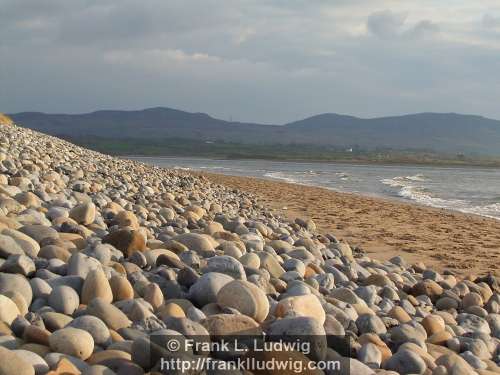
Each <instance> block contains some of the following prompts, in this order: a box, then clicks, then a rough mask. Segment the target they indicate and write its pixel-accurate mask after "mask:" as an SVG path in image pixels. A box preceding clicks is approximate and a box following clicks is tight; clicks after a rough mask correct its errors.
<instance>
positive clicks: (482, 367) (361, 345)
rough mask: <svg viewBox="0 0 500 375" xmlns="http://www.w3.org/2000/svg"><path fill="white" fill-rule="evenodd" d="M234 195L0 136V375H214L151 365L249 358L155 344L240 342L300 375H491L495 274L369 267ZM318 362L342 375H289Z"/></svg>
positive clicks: (425, 266)
mask: <svg viewBox="0 0 500 375" xmlns="http://www.w3.org/2000/svg"><path fill="white" fill-rule="evenodd" d="M255 184H257V182H255ZM248 185H249V186H251V183H249V184H248ZM275 186H277V185H275ZM283 186H285V185H283ZM250 190H251V189H244V186H236V185H235V184H234V183H231V182H230V181H226V183H225V182H224V181H222V180H217V178H215V177H213V176H212V177H211V176H206V175H199V174H190V173H187V172H183V171H179V170H167V169H162V168H158V167H154V166H147V165H145V164H141V163H138V162H134V161H130V160H122V159H117V158H113V157H111V156H107V155H104V154H100V153H97V152H93V151H90V150H88V149H84V148H80V147H78V146H75V145H73V144H71V143H68V142H65V141H63V140H60V139H58V138H55V137H51V136H47V135H44V134H41V133H37V132H34V131H31V130H28V129H24V128H21V127H18V126H16V125H14V124H7V123H6V124H5V125H0V375H34V374H36V375H42V374H50V375H63V374H65V375H69V374H72V375H73V374H74V375H77V374H83V375H98V374H101V375H113V374H123V375H136V374H137V375H141V374H176V373H179V374H180V373H189V374H205V373H206V374H219V373H221V374H222V373H223V371H222V370H217V369H213V368H211V369H209V370H207V369H203V368H200V367H196V366H189V367H186V368H183V369H182V370H181V369H178V368H176V369H173V368H168V369H166V368H165V367H164V366H163V364H164V361H165V360H166V359H169V360H183V361H192V360H195V361H196V360H197V359H199V358H211V361H213V362H215V363H221V362H227V361H230V360H233V359H234V358H235V357H238V356H239V358H243V359H245V358H253V356H255V355H256V353H255V352H252V350H249V351H246V352H243V353H235V352H231V353H230V354H231V355H229V354H228V353H227V352H224V349H223V348H218V349H217V347H216V346H213V347H212V346H209V347H210V348H211V349H210V350H203V349H200V348H197V347H196V346H190V347H189V350H186V351H183V352H178V351H177V350H174V349H175V348H172V347H169V345H163V344H168V343H164V342H163V341H162V340H163V339H162V338H166V337H175V338H176V339H178V340H180V341H182V340H188V339H189V338H195V340H202V339H200V338H204V339H203V340H205V341H206V342H209V343H215V342H220V341H221V338H222V337H224V336H225V335H243V334H249V333H250V334H252V335H257V336H264V335H267V336H270V337H273V338H281V339H282V340H284V341H286V340H289V341H293V342H295V343H298V344H297V345H296V347H291V348H288V349H287V351H286V352H285V353H286V356H287V357H291V358H292V359H293V360H294V361H298V362H300V363H302V364H304V365H305V368H307V370H304V371H301V372H304V373H308V374H309V373H310V374H322V373H326V374H328V375H333V374H355V375H365V374H366V375H369V374H381V375H397V374H426V375H469V374H471V375H475V374H476V375H489V374H499V373H500V367H499V366H500V285H499V282H498V277H497V276H496V274H495V272H494V271H495V270H497V269H498V263H499V262H498V257H495V256H491V257H489V258H486V259H489V266H488V267H483V265H480V266H477V267H476V266H474V267H473V268H472V270H473V271H474V272H458V271H459V270H460V269H463V267H461V266H460V265H459V264H455V266H453V265H452V267H450V266H449V265H444V266H443V264H442V262H441V263H439V262H440V260H439V259H434V260H433V261H432V262H426V258H425V257H420V258H418V257H416V258H410V257H407V256H405V255H404V254H401V253H402V251H400V254H398V249H397V247H396V246H392V247H391V248H390V251H391V253H390V254H391V256H390V257H380V256H377V255H376V254H372V253H375V251H372V252H370V251H367V250H366V248H367V247H369V246H368V245H365V246H357V244H360V243H362V242H363V241H366V240H365V239H363V238H362V236H363V233H364V231H367V230H368V229H367V228H363V227H360V228H359V230H358V231H355V230H350V232H349V233H347V232H346V228H345V226H344V227H342V226H339V227H337V228H335V227H332V226H328V225H325V223H324V221H323V220H322V219H321V217H319V216H318V215H317V214H312V213H311V212H309V211H307V209H306V208H302V206H300V205H295V206H294V205H293V203H294V202H292V201H290V203H291V204H290V205H289V206H290V207H291V209H290V210H289V209H288V207H287V210H281V211H280V210H279V209H278V208H281V209H282V208H283V206H284V205H285V204H286V202H285V201H284V197H287V194H288V196H289V194H291V193H290V191H288V190H287V189H286V188H285V187H283V190H282V192H281V193H280V191H279V190H278V191H276V192H275V194H278V195H280V194H281V195H282V198H283V199H282V201H279V200H278V199H274V202H275V206H274V207H273V204H272V202H271V201H272V200H273V199H271V198H272V197H269V201H268V200H266V199H263V197H262V195H259V194H258V193H257V192H256V191H250ZM306 197H310V195H307V196H306ZM299 200H300V199H298V201H299ZM303 201H304V202H305V200H303ZM349 202H350V204H354V203H353V202H354V201H349ZM319 203H321V202H319ZM344 203H345V202H344ZM338 204H339V205H341V202H339V203H338ZM373 204H375V203H373ZM294 207H295V209H293V208H294ZM360 209H361V208H360ZM379 209H382V206H379ZM283 211H286V212H285V213H284V212H283ZM403 211H406V215H409V216H407V217H406V216H404V215H405V213H404V212H403ZM411 212H413V211H411V210H410V209H407V210H404V209H401V212H399V211H391V212H389V213H387V212H386V213H384V214H381V215H392V216H393V220H394V222H400V221H401V220H398V215H401V216H402V217H404V220H407V221H409V220H410V217H411ZM359 215H361V216H362V215H363V213H362V212H360V213H359ZM436 215H437V214H436ZM457 215H458V214H457ZM418 217H419V218H420V216H418ZM457 217H458V216H457ZM460 217H461V218H463V216H460ZM431 218H432V217H431ZM441 219H442V220H443V222H445V221H446V220H448V225H449V226H454V225H456V224H455V222H454V221H453V220H454V217H453V215H450V216H448V217H442V218H441ZM464 220H465V219H464ZM473 220H475V219H473ZM477 220H479V219H477ZM481 220H485V219H481ZM460 223H461V224H463V222H461V221H460ZM474 223H475V222H474ZM485 223H486V224H485V225H490V226H491V227H488V228H490V229H491V230H490V231H487V232H488V233H487V235H488V238H487V245H488V246H491V248H492V249H496V250H495V251H497V252H498V248H499V246H500V240H499V238H498V232H496V233H495V230H496V229H495V228H498V227H497V226H495V225H497V224H495V223H494V222H493V221H485ZM337 224H338V225H341V223H340V222H339V221H338V220H337ZM355 224H356V223H355V222H353V223H350V226H351V227H352V226H354V225H355ZM433 224H434V225H435V222H434V221H430V222H429V223H428V225H433ZM378 225H383V224H382V223H379V224H378ZM386 225H387V223H386ZM473 225H476V224H473ZM477 225H478V227H479V224H477ZM387 230H389V229H387ZM408 230H409V231H411V230H410V229H408ZM483 230H485V231H486V229H484V228H483ZM415 235H417V236H418V234H415ZM357 236H359V238H358V237H357ZM441 236H442V238H446V236H447V234H446V232H445V231H443V233H441ZM495 236H496V237H495ZM479 237H480V235H477V239H478V240H479ZM472 239H473V237H470V238H469V237H467V241H469V240H472ZM483 241H485V240H484V238H483ZM417 242H418V241H417ZM377 246H381V248H383V243H382V244H381V243H378V245H377ZM495 246H496V247H495ZM363 247H365V249H364V248H363ZM464 247H466V245H464ZM421 248H422V249H426V248H427V247H426V245H424V244H421ZM484 248H485V249H487V248H488V247H487V246H486V247H484ZM377 249H378V248H377ZM380 251H381V250H380ZM380 251H379V252H380ZM422 251H423V253H422V254H424V253H425V251H424V250H422ZM450 254H451V255H453V254H454V253H450ZM494 254H497V253H494ZM417 255H418V254H417ZM482 255H484V256H485V257H488V256H489V254H488V253H487V252H486V253H484V254H482ZM473 258H474V251H472V252H471V253H470V259H473ZM442 261H443V262H445V261H446V259H443V260H442ZM330 337H338V338H342V342H343V343H346V342H347V343H348V346H349V349H350V350H349V351H347V352H346V351H345V350H344V349H345V346H344V345H340V344H339V342H338V341H337V340H329V338H330ZM158 338H159V339H158ZM292 339H293V340H292ZM205 341H204V342H205ZM301 343H302V344H304V343H308V344H309V345H307V347H308V348H309V349H310V350H308V351H306V352H305V353H304V352H302V351H301V348H302V346H301V345H299V344H301ZM281 355H283V353H282V352H281V353H280V351H279V349H278V348H275V347H274V346H270V347H269V349H268V350H266V352H265V353H264V354H260V356H261V357H263V358H264V359H266V358H267V359H269V358H271V357H272V358H280V356H281ZM319 361H330V362H333V361H339V362H340V363H341V364H342V367H341V368H340V369H337V370H321V369H318V368H314V369H313V368H312V367H311V366H309V367H308V366H307V364H308V363H313V362H319ZM228 372H229V373H231V374H251V373H255V374H284V373H292V372H291V371H282V370H281V371H280V370H275V369H251V368H250V369H249V368H247V369H244V370H241V369H233V370H230V371H227V370H226V371H224V373H228Z"/></svg>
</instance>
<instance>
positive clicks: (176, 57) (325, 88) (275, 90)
mask: <svg viewBox="0 0 500 375" xmlns="http://www.w3.org/2000/svg"><path fill="white" fill-rule="evenodd" d="M499 98H500V1H499V0H473V1H472V0H462V1H458V0H456V1H452V0H439V1H436V0H418V1H415V0H412V1H407V0H203V1H201V0H137V1H132V0H44V1H40V0H0V111H2V112H7V113H14V112H20V111H43V112H53V113H83V112H89V111H93V110H98V109H141V108H147V107H155V106H166V107H172V108H177V109H182V110H187V111H190V112H205V113H208V114H210V115H212V116H214V117H218V118H222V119H226V120H228V119H232V120H235V121H247V122H262V123H273V124H282V123H286V122H289V121H294V120H298V119H301V118H305V117H308V116H310V115H314V114H319V113H325V112H335V113H342V114H350V115H355V116H360V117H378V116H385V115H399V114H405V113H415V112H428V111H429V112H430V111H432V112H459V113H471V114H480V115H484V116H487V117H492V118H497V119H500V105H499Z"/></svg>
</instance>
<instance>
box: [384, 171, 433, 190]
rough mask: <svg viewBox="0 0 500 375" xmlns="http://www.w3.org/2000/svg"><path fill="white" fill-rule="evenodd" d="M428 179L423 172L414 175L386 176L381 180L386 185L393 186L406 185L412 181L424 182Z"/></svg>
mask: <svg viewBox="0 0 500 375" xmlns="http://www.w3.org/2000/svg"><path fill="white" fill-rule="evenodd" d="M423 181H428V179H427V178H426V177H425V176H424V175H423V174H416V175H413V176H397V177H394V178H384V179H383V180H380V182H382V183H383V184H384V185H389V186H392V187H406V186H408V184H409V183H411V182H423Z"/></svg>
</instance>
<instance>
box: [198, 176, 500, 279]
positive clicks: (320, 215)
mask: <svg viewBox="0 0 500 375" xmlns="http://www.w3.org/2000/svg"><path fill="white" fill-rule="evenodd" d="M194 174H201V173H194ZM202 174H203V175H205V176H207V177H208V178H209V179H211V180H212V181H213V182H216V183H219V184H222V185H226V186H230V187H233V188H237V189H241V190H243V191H247V192H250V193H253V194H255V195H256V196H257V198H258V199H259V201H260V202H261V203H262V204H265V205H267V206H271V207H272V208H274V209H275V210H276V212H277V213H280V214H283V215H284V216H286V217H288V218H292V219H293V218H296V217H302V218H312V219H313V220H314V221H315V223H316V224H317V226H318V228H319V229H320V231H321V232H322V233H327V232H328V233H332V234H334V235H335V236H336V237H337V238H343V239H346V240H347V241H348V242H349V243H351V245H357V246H360V247H361V248H362V249H363V250H365V252H366V253H367V255H369V256H370V257H373V258H375V259H380V260H384V259H388V258H391V257H393V256H395V255H401V256H402V257H403V258H404V259H406V260H407V261H409V262H412V263H415V262H419V261H421V262H424V263H425V264H426V265H427V266H432V267H434V268H436V269H438V270H440V271H443V270H450V271H454V272H456V273H458V274H461V275H465V274H486V273H488V272H492V273H494V274H496V275H500V269H499V268H500V220H494V219H488V218H484V217H481V216H477V215H470V214H462V213H459V212H454V211H449V210H444V209H435V208H431V207H424V206H419V205H415V204H406V203H402V202H400V201H396V200H389V199H379V198H371V197H365V196H361V195H356V194H349V193H338V192H334V191H331V190H327V189H324V188H317V187H309V186H302V185H295V184H289V183H284V182H278V181H272V180H266V179H258V178H249V177H234V176H225V175H218V174H209V173H202Z"/></svg>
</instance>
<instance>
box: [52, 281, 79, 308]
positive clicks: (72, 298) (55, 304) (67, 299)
mask: <svg viewBox="0 0 500 375" xmlns="http://www.w3.org/2000/svg"><path fill="white" fill-rule="evenodd" d="M48 302H49V305H50V307H52V308H53V309H54V310H55V311H57V312H60V313H63V314H66V315H72V314H73V313H74V312H75V310H76V309H77V308H78V306H79V305H80V297H79V296H78V293H76V291H75V290H74V289H73V288H71V287H69V286H65V285H59V286H56V287H55V288H53V289H52V291H51V292H50V295H49V300H48Z"/></svg>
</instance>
